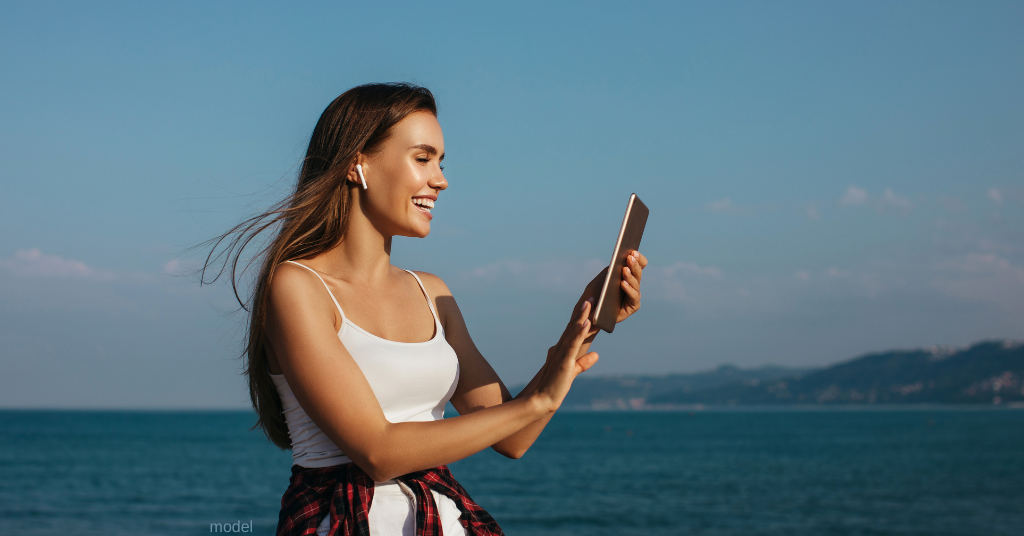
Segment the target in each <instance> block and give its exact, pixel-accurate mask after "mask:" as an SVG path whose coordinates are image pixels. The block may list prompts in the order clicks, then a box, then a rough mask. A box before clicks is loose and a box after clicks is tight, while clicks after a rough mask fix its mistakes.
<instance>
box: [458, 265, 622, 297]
mask: <svg viewBox="0 0 1024 536" xmlns="http://www.w3.org/2000/svg"><path fill="white" fill-rule="evenodd" d="M607 266H608V264H607V262H601V261H600V260H597V259H586V260H583V261H568V260H549V261H543V262H526V261H521V260H517V259H504V260H500V261H496V262H492V263H490V264H486V265H483V266H478V267H476V268H473V269H472V270H469V271H468V272H463V274H462V275H463V277H464V280H466V281H469V282H474V283H477V284H480V283H483V284H493V283H497V282H499V281H501V282H502V283H503V284H504V283H513V284H515V286H517V287H523V288H544V289H549V290H573V291H581V290H583V286H584V285H586V284H587V283H589V282H590V280H591V279H593V278H594V277H595V276H596V275H597V274H598V272H600V271H601V270H602V269H603V268H605V267H607Z"/></svg>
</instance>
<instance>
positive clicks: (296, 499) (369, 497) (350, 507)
mask: <svg viewBox="0 0 1024 536" xmlns="http://www.w3.org/2000/svg"><path fill="white" fill-rule="evenodd" d="M396 480H399V481H401V482H404V483H405V485H407V486H409V488H410V489H411V490H412V491H413V494H414V495H415V496H416V535H417V536H442V534H441V516H440V514H439V513H438V511H437V504H436V503H435V502H434V496H433V495H431V493H430V490H434V491H436V492H438V493H440V494H441V495H445V496H447V497H450V498H451V499H452V501H454V502H455V505H456V506H458V507H459V511H460V512H461V513H462V514H461V515H460V516H459V522H460V523H462V526H463V527H465V528H466V533H467V534H469V535H470V536H504V533H503V532H502V531H501V527H499V526H498V523H497V522H495V521H494V518H492V517H491V515H490V514H488V513H487V512H486V511H485V510H484V509H483V508H481V507H480V506H479V505H478V504H476V503H475V502H473V499H471V498H470V497H469V493H466V490H465V489H464V488H463V487H462V485H461V484H459V483H458V482H457V481H456V480H455V477H453V476H452V474H451V472H449V471H448V466H446V465H441V466H438V467H435V468H433V469H426V470H423V471H416V472H413V473H409V474H407V475H402V476H400V477H397V478H396ZM373 485H374V484H373V480H372V479H371V478H370V477H369V475H367V474H366V472H365V471H363V470H362V469H361V468H359V466H358V465H356V464H354V463H346V464H343V465H335V466H331V467H323V468H319V469H310V468H305V467H300V466H298V465H293V466H292V477H291V479H290V480H289V481H288V489H287V490H286V491H285V492H284V497H282V498H281V514H280V517H279V518H278V522H277V536H314V535H315V534H316V529H317V527H318V526H319V525H320V522H321V521H322V520H323V518H324V516H325V515H327V514H331V528H330V530H328V532H327V535H328V536H370V524H369V512H370V504H371V503H372V502H373Z"/></svg>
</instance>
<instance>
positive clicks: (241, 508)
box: [0, 407, 1024, 536]
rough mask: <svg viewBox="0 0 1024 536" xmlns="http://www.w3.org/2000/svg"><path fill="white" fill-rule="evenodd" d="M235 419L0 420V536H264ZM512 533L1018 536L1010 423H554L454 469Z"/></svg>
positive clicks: (944, 414) (280, 471) (275, 467)
mask: <svg viewBox="0 0 1024 536" xmlns="http://www.w3.org/2000/svg"><path fill="white" fill-rule="evenodd" d="M253 420H254V418H253V415H252V414H251V413H249V412H141V411H140V412H115V411H0V535H4V536H6V535H12V536H13V535H26V536H34V535H51V534H53V535H56V534H61V535H63V534H74V535H77V536H85V535H103V536H118V535H164V534H166V535H201V534H210V524H211V523H229V524H234V523H236V522H237V523H239V525H238V526H239V527H240V526H241V525H240V524H241V523H250V522H251V523H252V529H253V530H252V533H253V534H263V535H269V534H273V532H274V528H275V527H276V524H277V514H278V508H279V506H280V499H281V494H282V493H283V492H284V490H285V487H286V486H287V481H288V476H289V467H290V462H291V458H290V453H289V452H285V451H281V450H279V449H277V448H276V447H274V446H273V445H271V444H270V443H269V442H268V441H266V440H265V439H264V438H263V437H262V436H261V435H260V434H259V433H257V432H252V431H249V426H251V424H252V423H253ZM450 468H451V470H452V473H453V474H454V475H455V477H456V478H457V479H458V480H459V481H460V482H461V483H462V485H463V486H464V487H465V488H466V489H467V490H468V491H469V493H470V495H471V496H472V497H473V499H474V500H476V502H478V503H479V504H480V505H481V506H483V507H484V508H485V509H486V510H487V511H489V512H490V513H491V515H493V516H494V518H495V519H496V520H497V521H498V523H499V524H500V525H501V526H502V528H503V529H504V530H505V532H506V533H507V534H508V535H510V536H515V535H524V536H525V535H538V536H539V535H544V536H548V535H552V536H553V535H617V536H618V535H633V534H636V535H641V534H642V535H658V534H671V535H675V534H702V535H733V534H744V535H747V534H779V535H783V534H784V535H823V534H863V535H890V534H891V535H911V534H915V535H916V534H920V535H930V536H934V535H947V534H948V535H954V534H957V535H981V534H983V535H987V536H991V535H1003V534H1005V535H1011V534H1012V535H1020V534H1024V411H1022V410H1009V409H988V408H985V409H981V408H966V407H954V408H948V407H932V408H885V409H875V408H871V409H869V408H829V409H797V408H791V409H771V410H767V409H766V410H758V409H731V410H706V411H696V412H578V413H559V414H557V415H556V416H555V417H554V418H553V419H552V421H551V423H550V424H549V425H548V427H547V429H546V430H545V431H544V433H543V434H542V435H541V437H540V438H539V439H538V440H537V442H536V444H535V445H534V446H533V448H531V449H530V451H529V452H527V454H526V455H525V456H524V457H523V458H522V459H520V460H509V459H506V458H504V457H502V456H500V455H498V454H496V453H494V452H493V451H490V450H488V451H484V452H481V453H480V454H477V455H475V456H472V457H470V458H467V459H465V460H462V461H459V462H456V463H453V464H451V465H450Z"/></svg>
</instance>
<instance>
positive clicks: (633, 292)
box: [622, 280, 640, 306]
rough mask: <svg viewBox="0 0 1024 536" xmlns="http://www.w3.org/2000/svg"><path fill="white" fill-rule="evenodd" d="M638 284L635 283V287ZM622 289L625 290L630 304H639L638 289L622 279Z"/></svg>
mask: <svg viewBox="0 0 1024 536" xmlns="http://www.w3.org/2000/svg"><path fill="white" fill-rule="evenodd" d="M639 286H640V285H639V284H637V287H639ZM622 290H624V291H626V298H627V299H629V303H630V305H633V306H636V305H639V304H640V290H639V289H638V288H636V287H634V286H632V285H630V284H629V282H627V281H625V280H624V281H622Z"/></svg>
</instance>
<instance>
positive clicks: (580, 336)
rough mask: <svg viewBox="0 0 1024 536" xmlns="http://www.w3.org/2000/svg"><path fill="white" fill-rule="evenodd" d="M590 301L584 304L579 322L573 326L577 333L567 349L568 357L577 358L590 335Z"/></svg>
mask: <svg viewBox="0 0 1024 536" xmlns="http://www.w3.org/2000/svg"><path fill="white" fill-rule="evenodd" d="M590 301H591V300H587V301H585V302H583V307H582V308H581V309H580V316H579V318H578V319H577V322H576V323H575V325H574V326H573V327H574V328H575V330H576V331H575V333H573V337H572V340H571V341H570V342H569V348H567V349H566V353H565V355H566V357H569V358H575V357H576V356H577V355H579V353H580V347H581V346H583V340H584V339H586V338H587V335H589V334H590V318H589V313H590Z"/></svg>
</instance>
